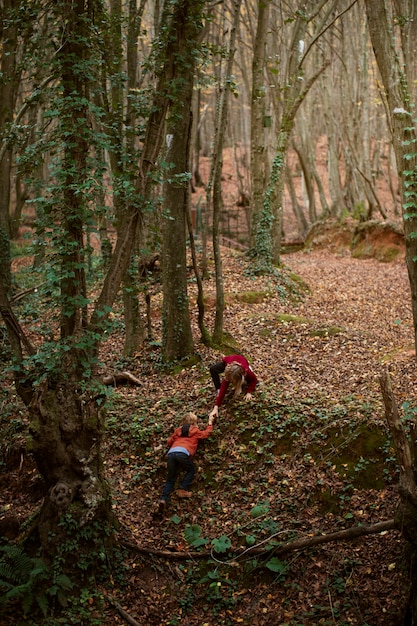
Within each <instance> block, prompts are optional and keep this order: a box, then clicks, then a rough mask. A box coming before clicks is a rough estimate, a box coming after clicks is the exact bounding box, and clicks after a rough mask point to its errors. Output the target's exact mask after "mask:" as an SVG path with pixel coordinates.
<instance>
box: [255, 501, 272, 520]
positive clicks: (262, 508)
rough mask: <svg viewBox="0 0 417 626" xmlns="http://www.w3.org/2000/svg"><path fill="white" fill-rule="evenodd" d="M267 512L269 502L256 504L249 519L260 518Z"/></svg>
mask: <svg viewBox="0 0 417 626" xmlns="http://www.w3.org/2000/svg"><path fill="white" fill-rule="evenodd" d="M268 511H269V502H262V503H261V504H256V505H255V506H254V507H253V509H251V512H250V515H251V517H261V515H266V513H268Z"/></svg>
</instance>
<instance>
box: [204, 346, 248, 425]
mask: <svg viewBox="0 0 417 626" xmlns="http://www.w3.org/2000/svg"><path fill="white" fill-rule="evenodd" d="M223 372H224V377H223V380H222V381H220V374H222V373H223ZM210 374H211V378H212V380H213V383H214V386H215V388H216V390H217V396H216V401H215V403H214V408H213V410H212V411H211V413H210V415H209V417H213V418H215V417H217V416H218V414H219V407H220V406H221V404H222V402H223V400H224V397H225V395H226V392H227V389H228V387H229V384H230V385H232V387H233V388H234V390H235V393H234V397H236V396H238V395H239V394H240V393H242V390H243V387H245V400H251V398H252V391H253V390H254V389H255V387H256V384H257V382H258V379H257V377H256V375H255V373H254V372H253V371H252V369H251V367H250V365H249V363H248V361H247V360H246V359H245V357H244V356H242V355H240V354H232V355H231V356H224V357H223V358H222V360H221V361H218V362H217V363H213V365H210Z"/></svg>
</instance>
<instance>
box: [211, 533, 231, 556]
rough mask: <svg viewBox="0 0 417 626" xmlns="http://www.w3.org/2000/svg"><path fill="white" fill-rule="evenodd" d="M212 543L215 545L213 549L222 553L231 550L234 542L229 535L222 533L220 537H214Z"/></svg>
mask: <svg viewBox="0 0 417 626" xmlns="http://www.w3.org/2000/svg"><path fill="white" fill-rule="evenodd" d="M211 545H212V546H213V550H214V551H215V552H220V553H222V552H227V551H228V550H229V548H230V547H231V545H232V542H231V541H230V539H229V537H227V536H226V535H222V536H221V537H218V539H213V541H212V542H211Z"/></svg>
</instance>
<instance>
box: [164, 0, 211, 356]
mask: <svg viewBox="0 0 417 626" xmlns="http://www.w3.org/2000/svg"><path fill="white" fill-rule="evenodd" d="M203 6H204V1H202V0H199V1H196V0H194V1H193V0H187V1H186V2H184V3H183V6H182V8H181V10H180V13H179V19H178V24H177V42H178V43H177V46H178V47H177V50H176V56H180V58H181V63H178V64H177V65H176V72H175V79H174V81H173V83H172V90H173V91H172V104H171V106H170V111H169V120H168V123H167V130H166V151H165V161H166V163H167V165H166V167H167V171H166V174H165V181H164V188H163V196H164V211H163V218H162V219H163V221H162V250H161V254H162V287H163V311H162V354H163V359H164V361H166V362H172V361H174V360H179V359H181V358H183V357H185V356H189V355H190V354H192V353H193V351H194V342H193V336H192V331H191V322H190V313H189V306H188V295H187V257H186V236H187V213H188V211H189V193H190V184H191V174H190V143H191V129H192V115H191V112H192V100H193V81H194V68H195V49H196V47H197V46H198V40H199V36H200V32H201V27H202V22H201V19H202V10H203Z"/></svg>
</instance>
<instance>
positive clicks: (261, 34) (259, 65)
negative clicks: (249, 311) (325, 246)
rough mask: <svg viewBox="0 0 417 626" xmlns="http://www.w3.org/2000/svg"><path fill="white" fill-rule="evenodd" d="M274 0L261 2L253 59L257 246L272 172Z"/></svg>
mask: <svg viewBox="0 0 417 626" xmlns="http://www.w3.org/2000/svg"><path fill="white" fill-rule="evenodd" d="M269 8H270V0H267V1H266V2H265V0H259V1H258V19H257V25H256V35H255V43H254V47H253V61H252V98H251V150H250V166H251V180H252V194H251V195H252V214H251V225H250V227H251V230H250V232H251V239H250V243H251V245H253V243H254V241H255V234H256V229H257V224H258V221H259V217H260V215H261V213H262V199H263V196H264V191H265V185H266V180H267V175H268V172H267V171H266V169H265V162H266V156H267V146H266V145H265V126H264V124H265V115H266V109H265V96H266V84H265V83H266V77H265V61H266V40H267V34H268V29H269Z"/></svg>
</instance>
